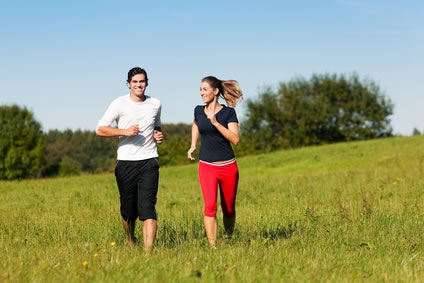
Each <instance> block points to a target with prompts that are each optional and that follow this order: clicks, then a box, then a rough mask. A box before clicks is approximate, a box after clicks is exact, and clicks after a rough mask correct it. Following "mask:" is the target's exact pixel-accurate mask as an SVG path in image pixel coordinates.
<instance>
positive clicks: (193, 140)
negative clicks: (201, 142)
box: [187, 120, 199, 160]
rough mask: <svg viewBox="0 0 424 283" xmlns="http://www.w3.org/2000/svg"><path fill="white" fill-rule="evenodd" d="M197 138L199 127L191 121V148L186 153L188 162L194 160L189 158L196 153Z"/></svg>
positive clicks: (194, 121)
mask: <svg viewBox="0 0 424 283" xmlns="http://www.w3.org/2000/svg"><path fill="white" fill-rule="evenodd" d="M198 138H199V127H198V126H197V122H196V120H193V126H191V146H190V149H189V150H188V152H187V157H188V159H190V160H194V159H195V158H194V157H193V156H191V155H192V154H193V152H195V151H196V144H197V139H198Z"/></svg>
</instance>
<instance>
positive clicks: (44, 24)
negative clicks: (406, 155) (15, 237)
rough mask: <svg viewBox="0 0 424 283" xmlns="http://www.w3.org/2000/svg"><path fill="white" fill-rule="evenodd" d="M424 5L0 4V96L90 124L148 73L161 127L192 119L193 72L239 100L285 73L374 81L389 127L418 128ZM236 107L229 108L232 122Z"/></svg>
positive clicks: (341, 0) (50, 119)
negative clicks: (390, 108) (230, 86)
mask: <svg viewBox="0 0 424 283" xmlns="http://www.w3.org/2000/svg"><path fill="white" fill-rule="evenodd" d="M423 15H424V1H418V0H417V1H411V0H406V1H391V0H386V1H380V0H376V1H371V0H367V1H365V0H357V1H354V0H323V1H306V0H299V1H266V0H264V1H247V0H245V1H231V0H227V1H160V0H159V1H98V0H93V1H90V0H86V1H79V0H75V1H64V0H63V1H60V0H57V1H42V0H40V1H3V0H1V1H0V38H1V44H0V62H1V63H0V104H8V105H10V104H18V105H21V106H26V107H27V108H29V109H30V110H31V111H32V112H33V113H34V114H35V117H36V119H37V120H38V121H39V122H41V124H42V126H43V129H44V130H45V131H47V130H49V129H60V130H63V129H67V128H70V129H73V130H76V129H91V130H94V129H95V126H96V124H97V121H98V119H99V118H100V117H101V116H102V114H103V113H104V111H105V110H106V108H107V106H108V105H109V103H110V102H111V101H112V100H113V99H114V98H116V97H118V96H120V95H124V94H126V93H128V89H127V88H126V85H125V80H126V75H127V72H128V70H129V69H130V68H132V67H134V66H140V67H144V68H145V69H146V70H147V72H148V75H149V84H150V85H149V87H148V89H147V94H148V95H151V96H154V97H157V98H159V99H160V100H161V102H162V122H163V123H178V122H184V123H190V122H191V121H192V117H193V109H194V107H195V106H196V105H198V104H201V103H202V102H201V99H200V96H199V85H200V80H201V78H202V77H204V76H207V75H214V76H217V77H218V78H220V79H236V80H238V81H239V83H240V85H241V87H242V90H243V91H244V94H245V97H246V98H255V97H257V95H258V93H259V92H260V91H261V89H263V88H264V87H265V86H271V87H275V88H276V87H277V86H278V84H279V83H280V82H287V81H289V80H290V79H293V78H294V77H295V76H303V77H305V78H309V77H310V76H311V74H313V73H318V74H322V73H337V74H347V75H349V74H352V73H353V72H356V73H357V74H359V76H360V77H361V78H363V79H365V78H369V79H372V80H374V81H375V82H376V83H377V84H378V85H379V86H380V87H381V89H382V90H383V91H384V92H385V94H386V95H387V97H389V98H390V99H391V101H392V102H393V103H394V105H395V108H394V112H395V113H394V115H393V116H392V117H391V120H392V126H393V128H394V132H395V133H397V134H403V135H410V134H411V133H412V130H413V128H414V127H416V128H418V129H419V130H420V131H424V111H422V108H423V102H424V98H423V97H424V87H423V83H422V81H423V78H424V52H423V50H424V17H423ZM244 107H245V106H244V105H243V103H242V104H241V105H240V106H237V108H236V110H237V113H238V115H239V118H241V120H242V119H243V115H244V112H245V108H244Z"/></svg>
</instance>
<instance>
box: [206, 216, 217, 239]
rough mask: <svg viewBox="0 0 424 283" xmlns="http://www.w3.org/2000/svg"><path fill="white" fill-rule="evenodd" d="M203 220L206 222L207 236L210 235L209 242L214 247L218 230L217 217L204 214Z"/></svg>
mask: <svg viewBox="0 0 424 283" xmlns="http://www.w3.org/2000/svg"><path fill="white" fill-rule="evenodd" d="M203 221H204V223H205V229H206V237H208V241H209V244H210V245H211V246H212V247H215V246H216V234H217V231H218V224H217V223H216V217H209V216H206V215H205V216H204V217H203Z"/></svg>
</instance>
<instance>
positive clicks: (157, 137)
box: [153, 126, 163, 143]
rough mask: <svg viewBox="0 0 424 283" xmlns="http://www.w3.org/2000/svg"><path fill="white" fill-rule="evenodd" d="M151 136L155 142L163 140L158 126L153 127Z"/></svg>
mask: <svg viewBox="0 0 424 283" xmlns="http://www.w3.org/2000/svg"><path fill="white" fill-rule="evenodd" d="M153 138H154V139H155V141H156V143H162V142H163V133H162V128H161V127H159V126H156V127H155V130H154V131H153Z"/></svg>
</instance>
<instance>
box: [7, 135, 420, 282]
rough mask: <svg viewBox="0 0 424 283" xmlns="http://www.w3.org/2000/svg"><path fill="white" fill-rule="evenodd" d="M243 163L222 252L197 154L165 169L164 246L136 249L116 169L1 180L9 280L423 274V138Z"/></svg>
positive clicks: (410, 277) (415, 277)
mask: <svg viewBox="0 0 424 283" xmlns="http://www.w3.org/2000/svg"><path fill="white" fill-rule="evenodd" d="M238 165H239V170H240V184H239V191H238V195H237V223H236V230H235V233H234V237H233V238H232V239H223V235H222V230H223V229H222V224H221V222H219V224H220V226H219V236H218V247H217V249H216V250H213V249H210V248H209V247H208V244H207V240H206V239H205V235H204V230H203V200H202V196H201V191H200V188H199V183H198V180H197V165H196V164H193V165H188V166H179V167H166V168H161V180H160V188H159V195H158V204H157V210H158V214H159V221H158V235H157V242H156V248H155V250H154V251H153V252H152V253H146V252H144V251H143V250H142V247H138V248H134V249H129V248H127V247H126V245H125V241H124V235H123V230H122V227H121V224H120V215H119V195H118V190H117V188H116V184H115V179H114V176H113V175H110V174H109V175H92V176H79V177H70V178H55V179H43V180H29V181H20V182H0V196H1V203H0V213H1V218H0V256H1V265H0V281H9V282H46V281H67V282H81V281H91V282H95V281H101V282H115V281H120V282H129V281H138V282H140V281H143V282H158V281H159V282H194V281H201V282H220V281H223V280H225V281H232V282H257V281H259V282H269V281H284V282H287V281H334V282H335V281H337V282H338V281H345V282H352V281H353V282H355V281H358V282H359V281H395V282H396V281H410V282H411V281H412V282H413V281H417V282H419V281H423V278H424V240H423V235H424V224H423V216H424V215H423V214H424V178H423V177H424V137H423V136H418V137H398V138H390V139H382V140H373V141H367V142H355V143H342V144H335V145H328V146H320V147H309V148H302V149H297V150H289V151H279V152H274V153H270V154H263V155H257V156H250V157H245V158H239V159H238ZM218 217H219V219H221V217H222V214H221V212H220V211H219V213H218ZM136 229H137V231H136V234H137V235H138V237H139V238H142V235H141V225H138V226H137V228H136ZM112 242H115V243H116V244H115V246H112V245H111V243H112ZM84 261H86V262H87V265H83V263H84Z"/></svg>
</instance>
